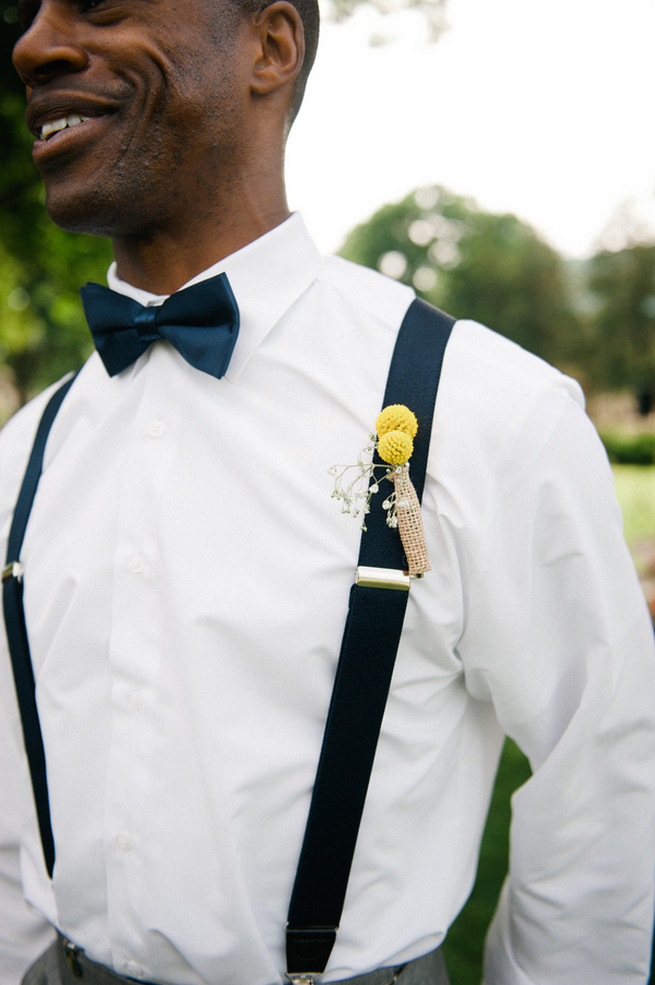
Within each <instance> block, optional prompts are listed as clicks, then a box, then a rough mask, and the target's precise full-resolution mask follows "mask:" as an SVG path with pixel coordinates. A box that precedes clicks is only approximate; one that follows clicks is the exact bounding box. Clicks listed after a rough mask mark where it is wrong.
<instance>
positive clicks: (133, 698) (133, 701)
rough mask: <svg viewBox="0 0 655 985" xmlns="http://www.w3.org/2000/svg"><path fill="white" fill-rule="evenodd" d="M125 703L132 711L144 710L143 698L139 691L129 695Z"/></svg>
mask: <svg viewBox="0 0 655 985" xmlns="http://www.w3.org/2000/svg"><path fill="white" fill-rule="evenodd" d="M125 703H126V705H127V707H128V708H129V710H130V711H141V709H142V708H143V698H142V697H141V695H140V694H139V692H138V691H132V692H131V693H130V694H128V696H127V698H126V699H125Z"/></svg>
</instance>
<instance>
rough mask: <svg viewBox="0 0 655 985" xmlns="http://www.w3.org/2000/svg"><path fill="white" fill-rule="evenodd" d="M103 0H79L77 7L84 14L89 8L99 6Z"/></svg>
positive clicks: (92, 8) (93, 8)
mask: <svg viewBox="0 0 655 985" xmlns="http://www.w3.org/2000/svg"><path fill="white" fill-rule="evenodd" d="M103 3H104V0H80V2H79V3H78V9H79V11H80V13H82V14H86V13H88V11H89V10H95V9H96V7H101V6H102V4H103Z"/></svg>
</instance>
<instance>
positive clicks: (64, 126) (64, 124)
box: [38, 113, 91, 140]
mask: <svg viewBox="0 0 655 985" xmlns="http://www.w3.org/2000/svg"><path fill="white" fill-rule="evenodd" d="M90 119H91V117H90V116H82V115H81V114H80V113H69V114H68V115H67V116H62V117H60V118H59V119H58V120H49V121H48V122H47V123H43V124H41V127H40V129H39V134H38V135H39V139H40V140H48V139H49V138H50V137H52V136H53V135H54V134H55V133H61V131H62V130H70V129H72V128H73V127H77V126H79V125H80V123H86V121H87V120H90Z"/></svg>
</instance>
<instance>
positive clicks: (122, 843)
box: [115, 835, 132, 855]
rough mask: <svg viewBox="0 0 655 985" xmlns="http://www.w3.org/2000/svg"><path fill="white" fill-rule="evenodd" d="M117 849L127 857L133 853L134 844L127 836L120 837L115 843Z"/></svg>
mask: <svg viewBox="0 0 655 985" xmlns="http://www.w3.org/2000/svg"><path fill="white" fill-rule="evenodd" d="M115 845H116V848H117V849H118V851H119V852H122V853H123V855H127V853H128V852H131V851H132V842H131V841H130V839H129V838H128V837H127V835H118V837H117V838H116V841H115Z"/></svg>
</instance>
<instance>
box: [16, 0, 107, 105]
mask: <svg viewBox="0 0 655 985" xmlns="http://www.w3.org/2000/svg"><path fill="white" fill-rule="evenodd" d="M76 26H77V25H76V19H75V8H74V6H73V5H72V4H68V3H66V2H62V0H42V2H41V4H40V6H39V8H38V11H37V13H36V16H35V17H34V20H33V21H32V23H31V24H30V26H29V27H28V28H27V30H26V31H25V33H24V34H23V35H22V36H21V37H20V38H19V39H18V41H17V42H16V44H15V46H14V51H13V55H12V60H13V63H14V66H15V68H16V71H17V72H18V74H19V75H20V77H21V79H22V80H23V82H24V83H25V85H26V86H27V88H28V89H33V88H34V87H35V86H37V85H39V84H40V83H43V82H48V81H49V80H50V79H52V78H55V77H56V76H59V75H67V74H68V73H69V72H81V71H82V70H83V69H84V68H86V66H87V64H88V55H87V52H86V51H85V49H84V47H83V46H82V45H81V44H80V42H79V40H78V32H77V31H76Z"/></svg>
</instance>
